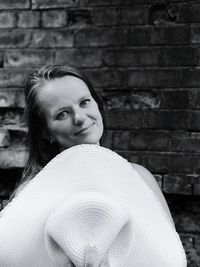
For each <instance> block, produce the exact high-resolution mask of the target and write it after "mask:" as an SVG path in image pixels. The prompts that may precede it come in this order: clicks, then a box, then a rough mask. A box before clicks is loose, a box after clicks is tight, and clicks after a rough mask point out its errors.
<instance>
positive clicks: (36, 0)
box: [32, 0, 78, 9]
mask: <svg viewBox="0 0 200 267" xmlns="http://www.w3.org/2000/svg"><path fill="white" fill-rule="evenodd" d="M77 4H78V0H54V1H51V0H46V1H44V0H32V8H33V9H49V8H65V7H75V6H77Z"/></svg>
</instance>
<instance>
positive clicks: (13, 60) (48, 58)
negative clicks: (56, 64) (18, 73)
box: [4, 49, 54, 67]
mask: <svg viewBox="0 0 200 267" xmlns="http://www.w3.org/2000/svg"><path fill="white" fill-rule="evenodd" d="M53 56H54V52H53V51H51V50H40V49H37V50H14V51H13V50H7V51H6V52H5V58H4V66H5V67H22V66H27V67H36V66H41V65H44V64H52V63H53Z"/></svg>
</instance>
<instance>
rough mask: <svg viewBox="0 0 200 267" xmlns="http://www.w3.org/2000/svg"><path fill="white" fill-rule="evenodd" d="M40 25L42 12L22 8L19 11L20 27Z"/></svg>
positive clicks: (18, 25)
mask: <svg viewBox="0 0 200 267" xmlns="http://www.w3.org/2000/svg"><path fill="white" fill-rule="evenodd" d="M39 25H40V12H38V11H32V10H31V11H29V10H26V11H24V10H22V11H20V12H19V13H18V22H17V27H18V28H38V27H39Z"/></svg>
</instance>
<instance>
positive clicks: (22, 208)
mask: <svg viewBox="0 0 200 267" xmlns="http://www.w3.org/2000/svg"><path fill="white" fill-rule="evenodd" d="M88 244H93V245H94V246H95V248H96V251H97V255H96V260H97V263H100V262H101V260H102V259H103V257H105V255H108V261H109V263H110V267H156V266H159V267H185V266H186V265H187V263H186V257H185V253H184V250H183V247H182V243H181V241H180V238H179V235H178V234H177V232H176V230H175V227H174V225H173V224H172V223H171V221H170V219H169V216H168V215H167V213H166V211H165V210H164V208H163V207H162V205H161V203H160V201H159V199H158V198H157V196H156V195H155V194H154V193H153V191H152V190H151V188H149V187H148V185H147V184H146V183H145V182H144V181H143V179H141V177H140V175H139V174H138V173H137V172H136V171H135V170H134V169H133V168H132V166H131V164H130V163H129V162H128V161H127V160H125V159H124V158H123V157H121V156H120V155H118V154H117V153H115V152H113V151H111V150H109V149H107V148H103V147H101V146H97V145H86V144H85V145H78V146H74V147H72V148H70V149H67V150H65V151H63V152H62V153H60V154H59V155H57V156H56V157H55V158H54V159H53V160H51V162H49V163H48V164H47V165H46V166H45V167H44V168H43V169H42V171H40V173H38V174H37V175H36V177H35V178H34V179H33V180H31V181H30V182H29V183H28V184H27V185H26V187H25V188H24V189H23V190H22V191H21V192H20V193H19V195H18V196H17V197H16V198H15V199H14V200H13V201H12V202H11V203H10V205H9V206H8V207H6V208H5V209H4V210H3V211H2V212H1V213H0V266H1V267H27V266H29V267H66V266H67V263H68V261H69V260H71V261H72V262H73V263H74V264H75V266H77V267H84V258H85V248H86V247H87V245H88Z"/></svg>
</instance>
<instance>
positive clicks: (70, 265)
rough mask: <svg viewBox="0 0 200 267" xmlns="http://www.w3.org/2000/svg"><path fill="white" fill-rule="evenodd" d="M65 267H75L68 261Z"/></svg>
mask: <svg viewBox="0 0 200 267" xmlns="http://www.w3.org/2000/svg"><path fill="white" fill-rule="evenodd" d="M67 267H75V265H74V264H73V263H72V262H71V261H70V260H69V261H68V263H67Z"/></svg>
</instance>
